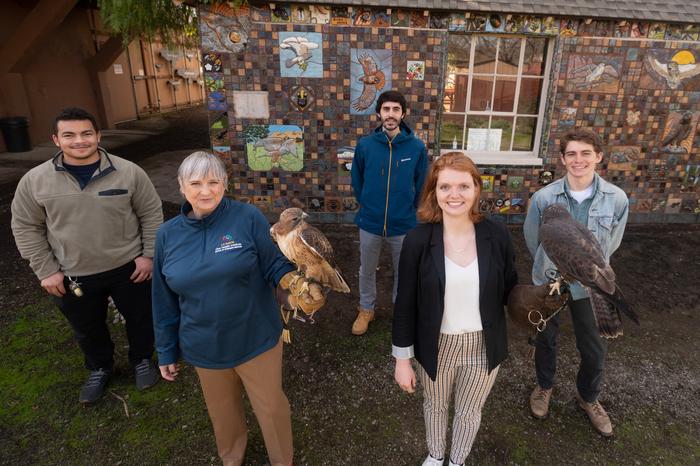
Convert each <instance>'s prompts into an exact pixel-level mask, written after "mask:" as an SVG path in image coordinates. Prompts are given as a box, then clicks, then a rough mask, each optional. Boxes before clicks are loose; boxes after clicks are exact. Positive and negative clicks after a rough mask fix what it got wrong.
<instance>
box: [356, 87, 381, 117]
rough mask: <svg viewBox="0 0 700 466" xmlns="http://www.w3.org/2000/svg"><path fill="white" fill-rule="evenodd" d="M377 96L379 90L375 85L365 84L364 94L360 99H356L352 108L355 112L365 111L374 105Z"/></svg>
mask: <svg viewBox="0 0 700 466" xmlns="http://www.w3.org/2000/svg"><path fill="white" fill-rule="evenodd" d="M376 96H377V88H376V86H375V85H374V84H365V85H364V88H363V89H362V94H360V97H358V98H357V99H355V100H354V101H353V103H352V107H353V108H354V109H355V110H360V111H361V110H365V109H366V108H367V107H369V106H370V105H372V102H374V98H375V97H376Z"/></svg>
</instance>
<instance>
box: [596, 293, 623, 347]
mask: <svg viewBox="0 0 700 466" xmlns="http://www.w3.org/2000/svg"><path fill="white" fill-rule="evenodd" d="M588 292H589V295H590V297H591V308H592V309H593V316H594V317H595V321H596V323H597V324H598V332H600V336H601V337H604V338H616V337H618V336H620V335H622V321H621V320H620V312H619V311H618V310H617V309H615V307H614V306H613V305H612V304H610V302H608V300H606V299H605V298H604V297H603V295H601V293H600V292H598V291H597V290H595V289H589V290H588Z"/></svg>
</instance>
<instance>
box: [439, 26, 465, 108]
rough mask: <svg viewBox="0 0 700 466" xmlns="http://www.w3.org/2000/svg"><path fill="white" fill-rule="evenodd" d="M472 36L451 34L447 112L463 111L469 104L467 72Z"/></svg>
mask: <svg viewBox="0 0 700 466" xmlns="http://www.w3.org/2000/svg"><path fill="white" fill-rule="evenodd" d="M470 53H471V36H466V35H458V34H451V35H450V36H449V42H448V46H447V76H446V79H445V97H444V101H443V108H444V109H445V111H446V112H463V111H464V109H465V107H466V105H467V74H468V73H469V56H470Z"/></svg>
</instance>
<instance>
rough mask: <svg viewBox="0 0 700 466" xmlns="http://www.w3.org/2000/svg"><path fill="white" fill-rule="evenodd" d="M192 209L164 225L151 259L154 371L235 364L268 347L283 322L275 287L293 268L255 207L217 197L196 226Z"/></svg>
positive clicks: (184, 210)
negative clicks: (182, 364)
mask: <svg viewBox="0 0 700 466" xmlns="http://www.w3.org/2000/svg"><path fill="white" fill-rule="evenodd" d="M191 210H192V206H190V205H189V204H187V203H186V204H185V205H184V206H183V209H182V213H181V214H180V215H179V216H177V217H175V218H173V219H171V220H169V221H168V222H166V223H164V224H163V225H162V226H161V227H160V229H159V230H158V234H157V237H156V248H155V256H154V260H153V327H154V331H155V336H156V350H157V352H158V361H159V364H160V365H166V364H172V363H175V362H177V361H178V359H179V358H180V357H182V358H183V359H184V360H185V361H187V362H188V363H190V364H192V365H194V366H197V367H203V368H207V369H223V368H229V367H235V366H238V365H240V364H242V363H244V362H246V361H248V360H250V359H252V358H254V357H255V356H258V355H259V354H262V353H264V352H265V351H267V350H269V349H271V348H272V347H274V346H275V345H276V344H277V342H278V341H279V338H280V334H281V332H282V324H281V321H280V315H279V306H278V305H277V301H276V299H275V287H276V286H277V284H278V283H279V280H280V279H281V278H282V276H284V274H286V273H287V272H290V271H292V270H295V267H294V265H293V264H292V263H291V262H289V261H288V260H287V259H286V258H285V257H284V256H283V255H282V253H281V252H280V251H279V249H278V248H277V246H276V245H275V244H274V243H273V242H272V238H271V237H270V224H269V223H268V222H267V220H266V219H265V217H264V216H263V214H262V213H261V212H260V211H259V210H258V209H257V208H256V207H254V206H252V205H248V204H243V203H240V202H237V201H234V200H231V199H222V200H221V203H220V204H219V205H218V207H217V208H216V209H215V210H214V212H212V213H211V214H210V215H208V216H207V217H204V218H202V219H200V220H197V219H194V218H189V217H187V213H188V212H189V211H191Z"/></svg>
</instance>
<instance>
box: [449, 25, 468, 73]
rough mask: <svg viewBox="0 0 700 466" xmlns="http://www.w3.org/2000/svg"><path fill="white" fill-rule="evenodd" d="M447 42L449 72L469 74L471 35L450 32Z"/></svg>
mask: <svg viewBox="0 0 700 466" xmlns="http://www.w3.org/2000/svg"><path fill="white" fill-rule="evenodd" d="M449 37H450V38H449V42H448V43H447V69H448V73H451V72H452V73H457V74H467V73H468V72H469V53H470V52H471V36H466V35H463V34H450V36H449Z"/></svg>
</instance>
